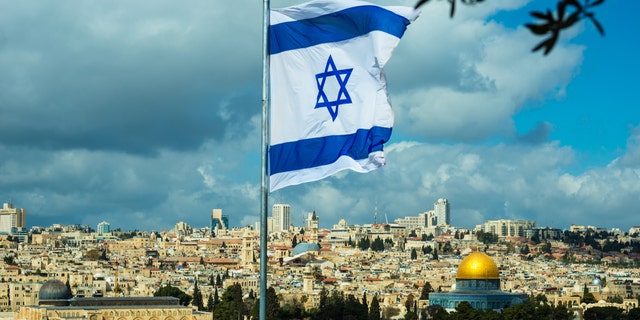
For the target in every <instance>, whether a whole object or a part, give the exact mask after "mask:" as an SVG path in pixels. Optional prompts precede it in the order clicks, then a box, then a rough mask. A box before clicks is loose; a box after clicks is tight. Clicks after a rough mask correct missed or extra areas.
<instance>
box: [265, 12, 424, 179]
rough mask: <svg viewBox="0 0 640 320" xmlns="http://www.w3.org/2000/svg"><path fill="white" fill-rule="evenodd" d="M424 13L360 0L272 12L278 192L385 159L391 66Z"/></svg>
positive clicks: (273, 166)
mask: <svg viewBox="0 0 640 320" xmlns="http://www.w3.org/2000/svg"><path fill="white" fill-rule="evenodd" d="M417 16H418V12H417V11H415V10H414V9H413V8H410V7H381V6H378V5H374V4H371V3H367V2H363V1H356V0H318V1H311V2H308V3H304V4H301V5H297V6H293V7H288V8H283V9H274V10H272V11H271V16H270V20H271V25H270V27H269V37H270V39H269V59H270V86H271V88H270V90H271V91H270V98H271V115H270V146H269V174H270V190H271V191H275V190H278V189H280V188H283V187H286V186H290V185H297V184H301V183H305V182H310V181H316V180H320V179H323V178H325V177H327V176H330V175H332V174H334V173H336V172H338V171H341V170H345V169H351V170H354V171H357V172H369V171H371V170H374V169H376V168H379V167H381V166H383V165H384V164H385V158H384V153H383V150H382V149H383V144H384V143H385V142H387V141H388V140H389V138H390V137H391V129H392V127H393V111H392V110H391V105H390V104H389V100H388V97H387V91H386V81H385V78H384V74H383V71H382V68H383V66H384V65H385V63H386V62H387V61H388V60H389V58H390V57H391V53H392V51H393V49H394V48H395V47H396V46H397V45H398V42H399V41H400V38H401V37H402V35H403V34H404V32H405V30H406V27H407V25H409V23H411V22H412V21H413V20H415V19H416V18H417Z"/></svg>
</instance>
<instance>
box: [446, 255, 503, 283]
mask: <svg viewBox="0 0 640 320" xmlns="http://www.w3.org/2000/svg"><path fill="white" fill-rule="evenodd" d="M456 279H500V272H499V271H498V266H497V265H496V263H495V262H493V259H491V257H489V256H488V255H486V254H485V253H483V252H479V251H476V252H472V253H471V254H469V255H468V256H467V257H466V258H464V259H463V260H462V262H460V265H458V272H457V273H456Z"/></svg>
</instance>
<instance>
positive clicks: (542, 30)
mask: <svg viewBox="0 0 640 320" xmlns="http://www.w3.org/2000/svg"><path fill="white" fill-rule="evenodd" d="M429 1H430V0H419V1H418V3H416V5H415V7H416V8H418V7H420V6H422V5H423V4H425V3H427V2H429ZM447 1H448V2H449V4H451V10H450V12H449V15H450V16H451V17H453V15H454V14H455V11H456V2H458V1H456V0H447ZM459 1H460V2H461V3H462V4H466V5H473V4H477V3H481V2H484V0H459ZM602 3H604V0H582V1H578V0H559V1H558V3H557V9H556V11H555V14H554V12H552V11H551V9H547V10H546V11H545V12H542V11H532V12H530V14H531V16H533V17H534V18H536V19H538V20H539V23H537V24H536V23H526V24H525V26H526V27H527V28H528V29H529V30H530V31H531V32H532V33H533V34H535V35H538V36H543V37H547V38H546V39H544V40H543V41H542V42H540V43H539V44H538V45H536V46H535V47H534V48H533V50H532V51H534V52H535V51H538V50H541V49H544V54H545V55H547V54H549V52H551V50H552V49H553V47H554V46H555V45H556V43H557V41H558V38H559V37H560V32H561V31H563V30H566V29H568V28H570V27H572V26H573V25H575V24H576V22H578V21H580V20H583V19H588V20H590V21H591V22H592V23H593V25H594V26H595V27H596V29H598V32H600V34H601V35H604V28H603V27H602V24H600V22H599V21H598V20H597V19H596V18H595V14H594V12H593V11H592V8H594V7H596V6H599V5H601V4H602Z"/></svg>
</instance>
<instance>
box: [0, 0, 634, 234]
mask: <svg viewBox="0 0 640 320" xmlns="http://www.w3.org/2000/svg"><path fill="white" fill-rule="evenodd" d="M374 2H375V3H378V4H383V5H407V6H413V5H414V4H415V2H416V1H393V2H391V1H374ZM296 3H300V1H291V0H282V1H278V2H276V3H273V4H272V7H285V6H289V5H292V4H296ZM549 5H550V4H549V3H546V2H543V1H526V0H507V1H490V2H484V3H481V4H478V5H475V6H460V7H459V8H457V10H456V14H455V17H454V18H450V17H449V9H450V8H449V6H448V3H447V2H446V1H436V2H429V3H428V4H426V5H424V6H423V7H422V14H421V17H420V18H418V19H417V20H416V21H415V23H412V24H411V25H410V26H409V28H408V30H407V32H406V33H405V35H404V36H403V39H402V41H401V42H400V44H399V46H398V47H397V49H396V50H395V52H394V54H393V56H392V57H391V59H390V60H389V62H388V63H387V65H386V66H385V71H386V76H387V80H388V90H389V94H390V99H391V104H392V106H393V110H394V114H395V123H394V127H393V134H392V136H391V140H390V141H389V143H388V144H387V145H385V155H386V158H387V165H386V166H385V167H383V168H381V169H379V170H376V171H374V172H371V173H367V174H358V173H354V172H340V173H338V174H336V175H334V176H331V177H329V178H326V179H324V180H321V181H317V182H312V183H307V184H303V185H300V186H292V187H287V188H284V189H282V190H279V191H277V192H275V193H273V194H271V195H270V200H269V204H270V205H271V204H274V203H279V202H283V203H288V204H290V205H291V219H292V221H294V222H295V223H301V222H300V221H299V220H298V219H300V217H301V216H303V215H304V214H306V213H308V212H312V211H314V210H315V211H317V212H318V214H319V215H320V216H322V220H321V223H323V224H324V223H328V222H330V221H338V220H339V219H340V218H341V217H345V218H346V219H347V220H348V221H349V223H353V224H364V223H369V222H371V221H372V216H373V212H374V211H375V209H376V207H377V211H378V217H379V220H380V221H382V219H384V217H385V215H387V216H388V218H389V219H390V220H393V219H395V218H397V217H402V216H407V215H416V214H418V213H421V212H424V211H427V210H430V209H431V207H432V204H433V203H434V201H436V200H437V199H438V198H446V199H449V201H450V202H451V214H452V215H451V223H452V224H453V225H458V226H461V227H466V228H471V227H473V226H475V225H477V224H480V223H482V222H483V221H486V220H496V219H500V218H504V219H525V220H534V221H537V223H538V224H539V225H541V226H559V227H562V228H567V227H568V226H569V225H570V224H571V223H576V224H581V225H596V226H601V227H603V228H607V229H610V228H612V227H618V228H620V229H622V230H628V229H629V228H630V227H632V226H634V225H638V224H640V221H638V218H637V217H638V208H640V199H639V198H638V196H637V195H638V194H640V179H639V178H640V174H639V173H638V172H640V171H639V168H640V108H638V107H637V106H638V105H640V103H638V98H637V97H636V95H635V93H634V92H635V81H634V80H635V77H636V74H637V73H638V72H639V71H640V66H639V64H638V62H637V59H636V55H637V52H639V50H638V49H639V46H640V44H638V43H637V41H630V39H635V38H637V36H638V34H637V33H638V30H640V25H639V24H640V22H639V21H638V20H637V19H636V17H635V16H634V13H635V12H636V11H635V10H634V9H640V3H636V2H630V3H626V2H625V3H622V2H620V1H607V2H605V3H604V4H602V5H601V6H599V7H597V8H595V9H594V12H595V15H596V17H597V18H598V20H599V21H600V22H601V23H602V25H603V26H604V29H605V31H606V36H605V37H602V36H600V34H599V33H598V32H597V30H596V29H595V27H594V26H593V24H591V23H590V22H589V21H581V22H580V23H578V24H577V25H576V26H575V27H574V28H572V29H571V30H570V31H569V32H566V33H563V34H562V36H561V38H560V40H559V42H558V44H557V46H556V47H555V48H554V49H553V51H552V52H551V53H550V54H549V55H548V56H543V55H542V54H541V53H540V52H536V53H531V49H532V48H533V47H534V46H535V45H536V44H537V43H539V41H541V40H542V39H541V38H539V37H536V36H534V35H532V34H531V33H530V32H529V30H527V29H526V28H525V27H524V26H523V24H524V23H527V22H534V21H533V20H532V18H531V17H530V15H529V12H530V11H531V10H539V11H544V10H546V9H547V7H548V6H549ZM261 10H262V8H261V5H260V4H259V3H254V2H250V1H247V0H239V1H234V2H231V3H226V4H225V5H224V6H219V5H216V3H212V2H208V1H195V2H193V3H191V4H190V5H189V6H184V5H181V4H178V3H173V2H170V1H160V2H158V3H156V5H154V6H153V7H151V8H150V7H149V6H148V5H144V4H138V3H130V2H125V1H116V2H109V3H101V4H100V5H95V4H89V3H81V2H62V3H56V4H50V3H42V2H19V3H13V2H0V17H1V18H0V70H3V72H2V73H0V202H1V201H4V200H6V199H11V202H12V203H14V204H15V205H16V206H17V207H21V208H25V209H27V220H28V222H27V223H28V224H29V225H50V224H53V223H62V224H70V223H77V224H83V225H84V224H88V225H91V226H95V225H97V223H98V222H100V221H109V222H110V223H111V224H112V225H111V226H112V228H118V227H120V228H126V227H128V226H135V227H136V228H138V229H144V230H164V229H168V228H171V227H172V226H173V224H174V223H175V222H176V221H187V222H188V223H189V224H193V225H199V226H207V225H209V224H210V214H211V210H212V209H213V208H221V209H223V210H224V212H225V214H226V215H228V216H229V217H230V220H231V221H230V223H231V225H234V226H243V225H248V224H253V223H254V222H255V221H259V212H260V199H259V193H260V116H261V114H260V108H261V48H260V45H261V32H262V30H261V13H262V12H261ZM229 30H231V32H233V36H229V35H230V31H229ZM605 62H606V63H605ZM276 199H277V200H276ZM392 217H393V218H392ZM120 223H121V224H122V225H118V224H120ZM324 226H326V224H325V225H324Z"/></svg>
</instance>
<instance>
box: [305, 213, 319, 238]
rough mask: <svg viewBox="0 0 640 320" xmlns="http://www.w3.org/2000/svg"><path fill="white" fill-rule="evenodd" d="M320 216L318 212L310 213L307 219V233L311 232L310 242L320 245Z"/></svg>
mask: <svg viewBox="0 0 640 320" xmlns="http://www.w3.org/2000/svg"><path fill="white" fill-rule="evenodd" d="M318 225H319V222H318V216H317V215H316V212H315V211H313V212H309V216H308V218H307V231H308V232H309V242H311V243H318Z"/></svg>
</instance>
